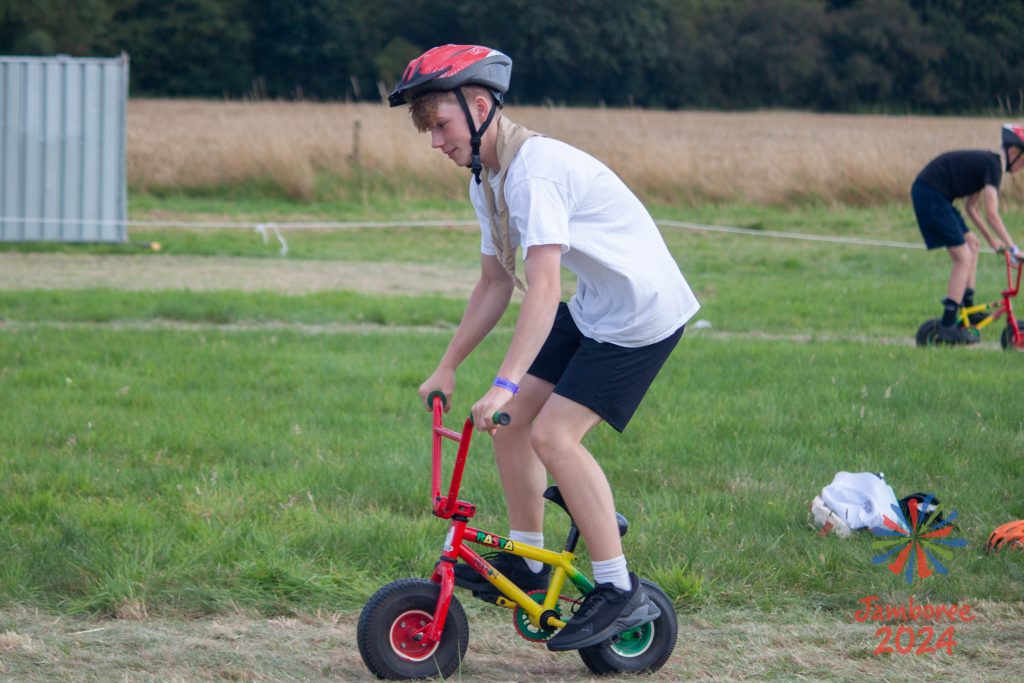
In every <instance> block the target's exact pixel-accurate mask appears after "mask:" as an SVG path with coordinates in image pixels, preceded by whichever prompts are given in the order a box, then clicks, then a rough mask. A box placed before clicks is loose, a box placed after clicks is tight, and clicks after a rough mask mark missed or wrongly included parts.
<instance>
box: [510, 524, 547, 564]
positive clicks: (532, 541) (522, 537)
mask: <svg viewBox="0 0 1024 683" xmlns="http://www.w3.org/2000/svg"><path fill="white" fill-rule="evenodd" d="M508 537H509V540H511V541H512V542H514V543H526V544H527V545H533V546H537V547H538V548H543V547H544V532H543V531H515V530H513V531H510V532H508ZM523 561H524V562H526V566H527V567H529V568H530V570H531V571H533V573H534V574H536V573H538V572H540V570H541V569H544V563H543V562H541V561H539V560H530V559H528V558H525V557H524V558H523Z"/></svg>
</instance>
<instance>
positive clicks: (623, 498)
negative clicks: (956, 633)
mask: <svg viewBox="0 0 1024 683" xmlns="http://www.w3.org/2000/svg"><path fill="white" fill-rule="evenodd" d="M776 220H778V218H776ZM772 229H775V228H774V227H773V228H772ZM1011 229H1012V228H1011ZM160 236H161V237H162V238H163V239H164V240H165V241H167V242H170V243H173V240H174V237H175V234H174V233H170V232H168V233H161V234H160ZM889 237H890V238H893V239H901V238H902V239H907V240H908V241H909V239H911V238H912V237H913V235H906V234H903V235H899V236H896V237H894V236H892V235H890V236H889ZM316 238H317V239H318V240H327V241H331V240H338V241H340V242H344V243H345V244H346V245H347V247H346V249H347V250H348V251H346V253H347V254H348V255H349V256H348V258H354V259H363V260H368V261H376V260H379V261H395V260H398V261H402V260H406V261H409V262H419V261H422V260H432V258H436V260H439V261H442V262H450V263H452V264H453V265H464V264H467V263H468V264H472V263H473V262H474V261H475V259H476V256H475V252H474V249H475V246H476V240H477V238H476V236H475V235H474V234H473V233H472V232H467V231H446V230H434V229H422V230H390V229H388V230H383V231H381V230H377V231H346V232H343V233H324V234H318V235H317V236H316ZM222 239H225V240H245V239H248V240H255V239H257V238H256V237H254V236H252V235H247V236H243V235H237V234H236V235H235V236H223V237H222ZM296 239H299V238H296ZM666 239H667V241H668V242H669V244H670V247H671V248H672V250H673V253H674V254H675V255H676V257H677V259H678V261H679V262H680V264H681V266H682V268H683V270H684V272H685V273H686V275H687V277H688V279H689V280H690V282H691V284H692V285H693V286H694V288H695V289H696V290H697V292H698V295H699V296H700V298H701V300H702V303H703V309H702V311H701V314H700V315H699V318H701V319H704V320H707V321H709V322H710V323H711V324H712V327H711V329H710V330H697V329H693V328H691V329H690V330H689V331H688V332H687V334H686V335H685V336H684V339H683V341H682V343H681V344H680V346H679V348H678V349H677V351H676V352H675V354H674V355H673V357H672V359H671V360H670V362H669V364H668V365H667V366H666V368H665V370H664V371H663V373H662V375H661V376H660V377H659V379H658V381H657V382H656V384H655V385H654V387H653V389H652V391H651V393H650V394H649V396H648V398H647V400H646V401H645V403H644V404H643V406H642V407H641V410H640V412H639V413H638V415H637V417H636V418H635V420H634V421H633V423H632V424H631V425H630V427H629V429H628V430H627V431H626V432H625V434H623V435H618V434H616V433H614V432H613V431H612V430H610V429H608V428H606V427H602V428H599V429H598V430H596V431H595V432H594V433H593V434H591V435H590V436H589V437H588V440H587V444H588V446H589V447H590V448H591V450H592V451H593V452H594V453H595V455H596V456H597V457H598V458H599V460H600V462H601V463H602V465H603V466H604V467H605V470H606V472H607V474H608V476H609V478H610V480H611V481H612V484H613V488H614V491H615V494H616V497H617V503H618V507H619V509H620V510H621V511H622V512H623V513H624V514H626V515H627V517H629V518H630V520H631V522H632V527H631V530H630V532H629V535H628V536H627V538H626V548H627V552H628V555H629V558H630V562H631V564H632V566H633V567H634V568H635V569H637V570H638V571H639V572H640V573H641V574H642V575H646V576H649V577H651V578H653V579H654V580H656V581H658V582H659V583H661V584H662V585H663V587H664V588H665V589H666V590H667V591H668V592H669V593H670V595H671V596H672V597H673V598H674V599H675V600H676V601H677V604H678V605H679V606H680V608H682V609H687V608H691V607H692V608H702V607H714V606H716V605H723V606H724V605H736V606H742V607H750V608H758V609H765V610H774V609H777V608H783V607H786V608H796V609H801V610H802V609H806V610H810V611H814V610H822V609H824V610H836V611H838V612H839V613H841V614H846V613H847V612H848V611H849V610H851V609H854V608H855V607H857V605H858V603H857V601H858V600H859V599H860V598H861V597H863V596H864V595H868V594H878V595H882V596H883V598H885V597H886V596H889V597H892V600H893V601H896V602H898V601H899V600H900V599H903V598H904V596H906V594H907V593H908V592H913V593H914V594H915V595H917V596H918V598H919V599H920V600H925V599H927V600H930V601H932V602H954V601H959V602H964V601H970V600H981V599H989V600H1012V601H1018V600H1020V599H1021V598H1022V591H1021V588H1020V586H1021V578H1022V576H1024V571H1022V569H1024V565H1022V564H1021V563H1022V561H1024V557H1022V556H1021V555H1020V554H1019V553H1008V554H1005V555H999V556H990V555H987V554H986V553H984V551H983V545H984V541H985V539H986V537H987V535H988V534H989V532H990V531H991V530H992V528H994V527H995V526H996V525H998V524H1001V523H1003V522H1005V521H1008V520H1011V519H1017V518H1021V517H1024V503H1022V502H1021V500H1020V496H1019V493H1018V491H1017V486H1016V483H1017V482H1019V481H1020V478H1021V476H1022V474H1024V472H1022V470H1024V465H1022V463H1021V457H1020V453H1021V450H1022V446H1024V436H1022V418H1021V413H1020V410H1019V405H1020V403H1019V399H1018V393H1019V389H1018V382H1017V378H1018V377H1019V376H1020V368H1019V367H1018V366H1019V364H1020V363H1022V362H1024V356H1021V355H1019V354H1016V353H1004V352H1001V351H999V350H998V344H997V343H996V341H995V340H997V338H998V337H997V335H998V330H996V331H995V332H994V333H989V334H987V335H986V341H985V343H984V344H983V345H982V348H972V349H932V350H919V349H916V348H913V346H911V345H909V340H911V339H912V336H913V333H914V331H915V330H916V327H917V325H919V324H920V323H921V322H922V321H923V320H924V319H925V318H927V317H931V316H933V315H935V314H937V312H938V305H937V301H938V299H939V298H940V297H941V295H942V290H943V289H944V281H945V275H946V269H947V259H946V257H945V256H944V255H941V254H934V253H933V254H926V253H925V252H923V251H914V250H898V249H880V248H876V247H858V246H841V245H822V244H817V243H805V242H793V241H781V240H769V239H764V238H756V237H744V236H731V235H709V234H700V233H693V232H688V231H683V230H667V231H666ZM360 245H362V246H360ZM382 245H384V246H387V247H388V248H387V249H382ZM360 249H363V250H364V251H362V252H360V251H359V250H360ZM339 251H340V248H339ZM153 258H160V256H159V254H156V255H154V256H153ZM446 259H450V261H446ZM1000 277H1002V275H1001V273H1000V268H999V261H998V259H996V257H994V256H988V257H987V258H986V260H985V261H984V264H983V271H982V278H981V279H982V282H981V286H980V287H979V290H980V296H981V298H983V299H984V298H991V297H992V296H994V295H995V293H996V292H997V290H998V287H999V286H1000V284H1001V283H1000ZM462 305H463V302H462V301H459V300H455V299H443V298H438V297H423V298H419V297H376V296H370V295H354V294H347V293H324V294H313V295H305V296H284V295H279V294H272V293H258V294H241V293H237V292H188V291H176V292H157V293H130V292H114V291H99V290H90V291H56V292H17V291H15V292H11V291H6V292H0V316H2V317H3V318H5V319H6V321H7V323H6V324H5V325H4V326H3V327H2V328H0V343H2V348H3V353H2V356H0V405H3V406H4V410H3V411H0V475H2V476H0V494H2V495H0V519H2V520H3V524H2V526H0V543H2V545H3V547H4V548H6V552H5V559H4V561H3V562H2V563H0V601H2V602H3V603H8V604H9V603H20V604H29V605H37V606H40V607H43V608H46V609H56V610H65V611H85V612H91V613H108V614H116V613H118V611H119V610H122V609H126V606H128V608H129V609H130V608H131V606H133V605H134V606H139V605H141V606H143V607H145V609H146V610H147V611H148V612H149V613H154V612H160V611H168V612H183V613H208V612H219V611H230V610H233V609H235V608H236V607H237V606H246V607H252V608H256V609H259V610H262V611H264V612H265V613H268V614H279V613H293V612H303V611H311V610H316V609H318V608H323V607H326V608H330V609H348V608H357V607H358V606H360V605H361V604H362V603H363V601H365V599H366V598H367V597H368V596H369V595H370V594H371V593H372V592H373V591H374V590H375V589H376V588H377V587H379V586H380V585H382V584H384V583H385V582H387V581H389V580H391V579H393V578H397V577H401V576H408V575H420V576H422V575H425V574H426V573H427V572H429V570H430V568H431V566H432V565H433V562H434V561H435V559H436V556H437V554H438V549H439V547H440V544H441V541H442V539H443V536H444V531H445V525H444V522H442V521H440V520H437V519H435V518H433V517H432V516H431V515H430V513H429V500H428V498H429V491H428V488H429V454H430V453H429V416H428V414H427V413H426V412H425V411H421V409H420V407H419V406H418V404H417V398H416V388H417V386H418V385H419V383H420V382H421V381H422V380H423V379H424V378H425V377H426V376H427V375H428V374H429V373H430V371H431V370H432V369H433V366H434V363H435V362H436V360H437V358H438V357H439V356H440V354H441V353H442V351H443V349H444V347H445V345H446V344H447V341H448V339H449V336H450V333H451V325H452V324H454V323H455V322H457V321H458V318H459V315H460V314H461V310H462ZM513 313H514V311H513ZM165 319H169V320H179V321H187V322H199V323H208V324H207V325H204V326H202V327H200V328H199V329H174V328H171V329H166V328H159V329H149V328H147V321H158V320H165ZM69 321H70V322H72V323H83V322H99V323H101V324H98V325H91V324H90V325H80V324H78V325H76V324H71V325H67V324H66V323H67V322H69ZM112 321H121V322H130V324H125V325H123V326H113V325H107V324H105V323H108V322H112ZM250 321H264V322H265V321H280V322H284V323H308V324H313V325H316V324H328V323H337V322H342V323H363V324H364V326H363V327H361V328H359V329H358V330H356V331H349V332H344V331H342V332H337V331H335V332H330V333H329V332H327V331H322V332H318V331H317V328H315V327H314V328H312V329H307V330H306V331H298V330H294V329H288V328H287V327H285V328H283V329H273V330H266V329H253V328H251V327H249V326H247V325H245V324H244V323H246V322H250ZM367 322H370V323H373V325H371V326H365V323H367ZM228 323H242V324H235V325H231V324H228ZM510 323H511V317H509V318H506V320H505V322H504V323H503V324H502V326H501V327H500V329H499V330H498V332H497V333H496V334H495V335H494V336H493V337H492V338H491V339H490V340H488V342H486V343H485V344H484V345H483V346H482V347H481V348H480V349H479V350H478V352H477V353H476V354H475V355H474V356H472V357H471V358H470V359H469V361H467V363H466V364H465V365H464V366H463V368H462V369H461V370H460V374H459V387H458V392H457V394H456V398H455V401H456V405H455V410H454V412H453V414H452V415H453V417H452V424H456V423H459V422H460V421H461V418H460V417H459V416H461V415H464V414H465V412H466V411H467V410H468V406H469V405H470V404H471V402H472V401H473V400H475V398H476V397H477V396H478V395H479V394H480V393H482V392H483V391H484V390H485V388H486V387H487V385H488V384H489V380H490V379H491V377H492V376H493V373H494V368H495V367H496V366H497V365H498V363H499V362H500V359H501V356H502V354H503V351H504V344H505V343H507V341H508V339H509V336H510ZM410 326H412V327H410ZM327 329H328V328H325V330H327ZM486 440H487V437H486V436H482V437H477V438H476V440H475V444H476V445H475V447H474V449H473V451H472V453H471V461H470V463H469V466H468V468H467V473H466V480H465V486H464V490H463V494H464V497H466V498H467V499H469V500H472V501H474V502H475V503H477V504H478V508H479V514H478V517H477V519H476V522H477V525H478V526H482V527H484V528H488V529H491V530H494V531H497V532H504V531H506V523H505V521H504V508H503V503H502V498H501V494H500V486H499V483H498V481H497V477H496V474H495V471H494V467H493V464H492V462H491V456H490V453H489V449H488V448H487V444H486ZM839 470H847V471H884V472H885V475H886V478H887V479H888V481H889V482H890V483H891V484H892V485H893V487H894V488H895V490H896V492H897V494H899V495H904V494H907V493H910V492H914V491H931V492H934V493H936V494H937V495H938V497H939V498H940V499H941V500H942V502H943V504H944V505H945V507H946V510H947V512H949V511H951V510H953V509H955V510H956V511H957V513H958V515H959V531H958V534H959V535H960V536H962V537H964V538H966V539H967V540H968V541H969V545H968V547H967V548H965V549H959V550H955V551H953V554H952V557H951V558H950V560H949V561H948V566H949V569H950V572H949V574H948V575H947V576H936V577H933V578H930V579H928V580H926V581H924V582H917V583H915V584H914V585H913V586H912V587H908V586H907V584H906V583H905V582H904V581H903V580H902V579H901V578H899V577H896V576H894V575H893V574H891V573H890V572H889V571H887V570H886V569H885V568H884V567H882V566H877V565H874V564H872V562H871V558H872V556H873V555H874V554H875V552H876V551H874V550H873V549H872V547H871V543H872V540H873V538H872V537H871V536H870V534H868V533H867V532H860V533H858V534H856V535H855V536H854V538H852V539H850V540H845V541H844V540H840V539H838V538H836V537H828V538H820V537H818V536H817V535H816V534H815V533H814V530H813V529H812V528H811V527H810V526H809V524H808V519H809V515H808V512H807V507H808V504H809V502H810V500H811V498H812V497H813V496H814V495H815V494H816V493H817V492H818V491H820V489H821V488H822V487H823V486H825V485H826V484H828V483H829V482H830V481H831V479H832V476H833V475H834V474H835V472H837V471H839ZM564 521H565V520H564V516H563V514H562V513H561V512H560V511H559V510H557V509H552V510H551V511H550V514H549V516H548V519H547V529H546V533H547V538H548V541H549V542H548V545H549V546H550V547H557V545H558V544H559V543H560V542H561V538H562V535H563V534H564V530H565V524H564ZM583 561H584V564H585V563H586V559H585V553H584V558H583Z"/></svg>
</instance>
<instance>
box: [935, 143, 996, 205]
mask: <svg viewBox="0 0 1024 683" xmlns="http://www.w3.org/2000/svg"><path fill="white" fill-rule="evenodd" d="M1002 178H1003V167H1002V165H1001V164H1000V158H999V155H998V154H996V153H995V152H988V151H985V150H962V151H959V152H946V153H945V154H940V155H939V156H937V157H935V158H934V159H932V160H931V161H930V162H928V165H927V166H925V167H924V168H923V169H921V172H920V173H918V174H917V180H918V181H920V182H922V183H925V184H926V185H930V186H932V187H934V188H935V189H936V190H938V191H939V192H941V193H942V196H944V197H945V198H946V199H948V200H949V201H953V200H954V199H957V198H958V197H966V196H968V195H972V194H974V193H975V192H977V191H978V190H981V189H982V188H984V187H985V186H986V185H992V186H993V187H995V188H996V189H997V190H998V189H999V182H1000V181H1001V180H1002Z"/></svg>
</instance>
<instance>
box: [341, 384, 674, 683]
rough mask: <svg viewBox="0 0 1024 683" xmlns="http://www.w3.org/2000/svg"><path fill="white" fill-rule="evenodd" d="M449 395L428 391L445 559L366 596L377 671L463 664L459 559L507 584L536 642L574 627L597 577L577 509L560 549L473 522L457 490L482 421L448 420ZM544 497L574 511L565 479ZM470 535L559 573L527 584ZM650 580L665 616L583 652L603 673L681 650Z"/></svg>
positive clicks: (670, 614) (525, 631)
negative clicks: (425, 574)
mask: <svg viewBox="0 0 1024 683" xmlns="http://www.w3.org/2000/svg"><path fill="white" fill-rule="evenodd" d="M443 398H444V397H443V395H442V394H441V393H440V392H434V393H432V394H431V395H430V397H429V398H428V402H429V403H430V405H431V406H432V408H433V413H434V419H433V458H432V476H431V493H432V498H431V499H432V501H433V511H434V515H436V516H437V517H440V518H441V519H448V520H451V523H450V524H449V527H448V534H447V536H446V537H445V539H444V544H443V547H442V550H441V559H440V561H439V562H438V563H437V565H436V566H435V568H434V572H433V574H432V575H431V576H430V579H429V580H428V579H416V578H408V579H399V580H397V581H394V582H392V583H389V584H387V585H386V586H384V587H383V588H381V589H380V590H378V591H377V592H376V593H375V594H374V595H373V596H372V597H371V598H370V599H369V600H368V601H367V603H366V605H365V606H364V607H363V610H362V612H361V613H360V615H359V624H358V627H357V640H358V644H359V654H360V655H361V656H362V658H363V662H364V663H365V664H366V667H367V668H368V669H369V670H370V671H371V672H372V673H373V674H374V675H375V676H377V677H378V678H384V679H395V680H402V679H412V678H431V677H434V676H441V677H443V678H447V677H448V676H451V675H452V674H453V673H454V672H455V671H456V670H457V669H458V668H459V666H460V664H461V663H462V661H463V660H464V658H465V655H466V650H467V648H468V646H469V623H468V620H467V619H466V613H465V611H464V610H463V608H462V605H460V604H459V601H458V599H457V598H456V597H455V596H454V595H453V590H454V587H455V578H454V567H455V564H456V562H457V561H458V560H460V559H461V560H462V561H464V562H467V563H468V564H469V566H471V567H472V568H473V569H474V570H475V571H477V572H478V573H479V574H480V575H481V576H483V577H484V578H486V579H487V581H489V582H490V583H491V584H492V585H493V586H494V587H495V588H496V589H497V590H498V591H499V593H500V595H499V596H498V597H497V598H496V599H495V600H494V604H496V605H498V606H500V607H505V608H508V609H510V610H512V612H513V613H512V620H513V624H514V625H515V628H516V631H517V632H518V633H519V635H521V636H522V637H523V638H525V639H526V640H528V641H531V642H534V643H543V642H545V641H546V640H548V639H549V638H550V637H551V636H553V635H554V634H555V632H556V631H558V629H560V628H562V627H563V626H565V625H566V623H567V622H568V620H569V619H571V617H572V613H573V610H574V609H575V608H576V606H578V605H579V603H580V602H581V599H582V597H583V596H585V595H586V594H587V593H589V592H590V591H592V590H594V584H593V583H592V582H591V580H590V579H589V578H587V576H586V575H584V574H583V573H582V572H580V571H579V570H578V569H576V568H575V567H574V566H573V559H574V558H575V555H574V552H575V549H576V546H577V544H578V542H579V540H580V533H579V529H578V528H577V526H576V524H575V522H573V520H572V515H569V534H568V537H567V538H566V541H565V546H564V549H563V550H562V551H561V552H554V551H551V550H545V549H544V548H540V547H536V546H531V545H528V544H526V543H520V542H513V541H512V540H510V539H507V538H504V537H502V536H499V535H498V534H492V533H490V532H487V531H483V530H481V529H475V528H473V527H471V526H469V524H468V523H469V520H471V519H472V518H473V516H474V515H475V514H476V507H475V506H474V505H473V504H472V503H469V502H466V501H464V500H459V499H458V494H459V487H460V485H461V483H462V473H463V469H464V467H465V464H466V457H467V454H468V452H469V441H470V437H471V435H472V431H473V425H472V421H471V420H470V419H468V418H467V419H466V422H465V424H464V425H463V427H462V432H461V433H459V432H455V431H452V430H450V429H447V428H445V427H444V425H443V424H442V417H443V412H444V411H443ZM494 422H495V423H496V424H503V425H506V424H508V422H509V416H508V414H506V413H498V414H495V416H494ZM445 439H449V440H451V441H455V442H457V443H458V444H459V446H458V451H457V454H456V457H455V464H454V468H453V471H452V476H451V481H450V484H449V487H448V494H447V495H441V469H442V446H443V443H444V440H445ZM544 498H546V499H547V500H549V501H551V502H553V503H555V504H556V505H558V506H559V507H560V508H562V509H563V510H565V511H566V513H567V514H568V512H569V510H568V508H567V507H566V505H565V502H564V501H563V499H562V495H561V493H560V492H559V491H558V487H557V486H551V487H549V488H548V489H547V491H545V492H544ZM617 517H618V522H619V533H620V534H622V535H624V534H625V533H626V531H627V529H628V528H629V522H628V521H627V520H626V518H625V517H623V516H622V515H621V514H617ZM471 543H475V544H478V545H482V546H487V547H489V548H492V549H495V550H496V551H498V552H503V553H511V554H513V555H518V556H520V557H525V558H528V559H533V560H538V561H540V562H543V563H544V564H547V565H550V566H551V567H552V572H551V578H550V583H549V585H548V588H547V590H546V591H533V592H530V593H527V592H525V591H523V590H522V589H520V588H519V587H518V586H517V585H516V584H515V583H513V582H512V581H510V580H509V579H508V578H506V577H505V576H503V575H502V574H501V573H499V572H498V571H497V570H496V569H494V567H493V566H491V564H490V563H488V562H487V560H486V559H484V558H483V557H481V556H480V555H479V554H477V553H476V552H475V551H474V550H473V549H472V548H471V547H470V544H471ZM641 581H642V583H643V586H644V590H646V591H647V594H648V595H649V597H650V599H651V600H652V601H653V602H654V603H655V604H656V605H657V606H658V609H659V610H660V611H661V616H659V617H658V618H657V619H655V620H654V621H652V622H650V623H648V624H644V625H642V626H638V627H636V628H633V629H629V630H628V631H624V632H623V633H620V634H618V635H617V636H615V637H614V638H612V639H611V640H609V641H607V642H605V643H601V644H600V645H596V646H594V647H588V648H584V649H581V650H578V652H579V655H580V658H581V659H582V660H583V663H584V664H585V665H586V666H587V668H589V669H590V670H591V671H592V672H594V673H595V674H598V675H602V674H610V673H618V672H633V673H639V672H653V671H657V670H658V669H660V668H661V667H662V666H663V665H664V664H665V662H667V661H668V659H669V657H670V656H671V655H672V650H673V649H674V648H675V644H676V636H677V629H678V625H677V623H676V615H675V610H674V608H673V605H672V601H671V600H669V598H668V596H667V595H665V593H664V591H662V590H661V589H660V588H659V587H658V586H657V585H656V584H654V583H652V582H650V581H645V580H641ZM567 585H571V586H573V587H575V589H576V590H577V591H579V593H580V594H581V596H580V599H574V598H571V597H566V596H564V595H562V594H561V592H562V590H563V588H565V587H566V586H567Z"/></svg>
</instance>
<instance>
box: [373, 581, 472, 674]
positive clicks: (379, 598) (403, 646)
mask: <svg viewBox="0 0 1024 683" xmlns="http://www.w3.org/2000/svg"><path fill="white" fill-rule="evenodd" d="M440 590H441V587H440V586H438V585H437V584H436V583H433V582H431V581H427V580H425V579H399V580H398V581H394V582H392V583H389V584H388V585H386V586H384V587H383V588H381V589H380V590H379V591H377V592H376V593H374V595H373V597H371V598H370V599H369V600H368V601H367V602H366V605H365V606H364V607H363V611H362V612H360V613H359V624H358V626H357V627H356V640H357V642H358V645H359V655H360V656H361V657H362V658H363V663H364V664H366V668H367V669H369V670H370V672H371V673H373V675H374V676H376V677H377V678H384V679H390V680H406V679H411V678H433V677H435V676H440V677H442V678H447V677H449V676H451V675H452V674H453V673H455V671H456V670H457V669H458V668H459V665H460V664H462V660H463V659H464V658H465V656H466V649H467V648H468V647H469V621H468V620H467V619H466V613H465V611H463V609H462V605H460V604H459V601H458V600H456V599H455V596H452V601H451V604H450V605H449V606H448V616H447V618H446V619H445V622H444V631H443V632H442V633H441V640H440V641H439V642H437V643H433V644H427V643H424V642H422V641H419V640H417V635H418V634H419V633H421V632H422V630H423V629H424V628H426V627H428V626H430V623H431V622H432V621H433V620H434V610H435V609H436V608H437V596H438V594H439V593H440Z"/></svg>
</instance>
